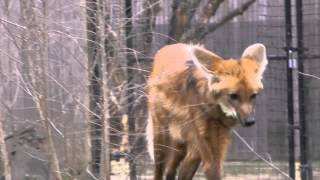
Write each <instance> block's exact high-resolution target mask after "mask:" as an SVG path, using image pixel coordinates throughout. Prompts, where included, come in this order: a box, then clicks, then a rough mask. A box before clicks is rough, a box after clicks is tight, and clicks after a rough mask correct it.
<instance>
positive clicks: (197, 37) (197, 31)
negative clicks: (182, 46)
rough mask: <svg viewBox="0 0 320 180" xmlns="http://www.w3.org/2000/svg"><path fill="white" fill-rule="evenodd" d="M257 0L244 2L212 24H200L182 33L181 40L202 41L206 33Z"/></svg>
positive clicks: (243, 10) (212, 30)
mask: <svg viewBox="0 0 320 180" xmlns="http://www.w3.org/2000/svg"><path fill="white" fill-rule="evenodd" d="M254 2H256V0H248V1H247V2H245V3H244V4H242V5H241V6H240V7H238V8H236V9H234V10H233V11H231V12H229V13H228V14H226V15H225V16H224V17H222V18H221V19H220V20H219V21H217V22H215V23H212V24H207V23H204V24H200V25H199V26H196V27H195V28H192V29H190V30H189V31H187V32H186V33H185V34H183V35H182V38H181V41H190V40H193V41H197V42H199V41H201V40H203V39H204V38H205V37H206V35H208V34H209V33H212V32H214V31H215V30H217V29H218V28H219V27H221V26H222V25H224V24H225V23H227V22H229V21H230V20H232V19H233V18H234V17H236V16H239V15H242V14H243V13H244V12H245V11H246V10H247V9H248V8H249V7H250V6H251V5H252V4H253V3H254Z"/></svg>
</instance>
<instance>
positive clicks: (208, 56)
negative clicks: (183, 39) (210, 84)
mask: <svg viewBox="0 0 320 180" xmlns="http://www.w3.org/2000/svg"><path fill="white" fill-rule="evenodd" d="M190 50H191V54H192V55H193V58H192V61H193V63H194V64H195V66H196V67H197V68H199V69H200V70H201V71H202V73H203V74H204V75H205V76H206V77H207V78H208V80H210V81H219V80H218V76H217V75H216V74H214V71H215V70H214V68H215V66H217V64H218V63H219V62H221V60H222V58H221V57H220V56H218V55H216V54H214V53H212V52H210V51H208V50H206V49H204V48H202V47H200V46H191V48H190Z"/></svg>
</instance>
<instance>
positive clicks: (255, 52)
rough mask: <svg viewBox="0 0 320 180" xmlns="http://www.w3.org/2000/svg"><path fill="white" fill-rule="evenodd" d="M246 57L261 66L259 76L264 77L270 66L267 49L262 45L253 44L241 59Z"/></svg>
mask: <svg viewBox="0 0 320 180" xmlns="http://www.w3.org/2000/svg"><path fill="white" fill-rule="evenodd" d="M245 57H249V58H252V59H253V60H255V61H256V63H257V64H258V65H259V69H258V74H259V75H260V76H261V77H262V74H263V72H264V70H265V69H266V67H267V64H268V59H267V51H266V47H265V46H264V45H263V44H261V43H256V44H253V45H251V46H249V47H247V48H246V49H245V50H244V52H243V54H242V56H241V58H245Z"/></svg>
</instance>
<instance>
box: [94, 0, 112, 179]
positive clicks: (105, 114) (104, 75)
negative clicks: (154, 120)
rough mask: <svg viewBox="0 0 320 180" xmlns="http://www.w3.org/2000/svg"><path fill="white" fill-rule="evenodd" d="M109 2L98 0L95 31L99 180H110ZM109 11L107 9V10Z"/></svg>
mask: <svg viewBox="0 0 320 180" xmlns="http://www.w3.org/2000/svg"><path fill="white" fill-rule="evenodd" d="M110 5H111V4H110V2H109V1H108V0H99V4H98V10H97V14H98V23H97V24H98V25H99V28H98V29H97V31H98V33H97V34H98V36H99V40H100V41H99V44H100V46H99V47H100V48H99V49H98V53H99V56H101V61H100V62H101V64H100V71H101V83H102V86H101V91H102V94H101V98H102V102H103V104H102V106H103V107H102V114H101V115H102V134H103V135H102V152H101V157H102V161H101V175H100V179H101V180H110V174H111V173H110V170H111V167H110V133H109V131H110V123H109V122H110V114H109V113H110V111H109V98H108V97H109V96H110V95H109V94H110V93H109V92H110V89H109V86H108V83H107V82H108V79H109V76H110V75H109V74H108V72H107V62H109V61H108V60H110V59H109V58H110V57H107V55H106V48H105V43H106V33H107V31H106V26H107V25H108V24H107V23H108V21H109V19H110V17H109V16H108V13H109V11H108V12H106V10H107V8H106V6H110ZM108 10H109V8H108Z"/></svg>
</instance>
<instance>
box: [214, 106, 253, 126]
mask: <svg viewBox="0 0 320 180" xmlns="http://www.w3.org/2000/svg"><path fill="white" fill-rule="evenodd" d="M219 106H220V109H221V110H222V112H223V113H224V114H225V116H226V117H230V118H233V119H236V120H238V121H239V122H240V124H241V126H243V127H249V126H252V125H254V124H255V119H254V115H251V116H249V117H248V118H246V119H243V118H241V116H240V114H239V113H238V112H237V111H236V109H235V108H234V107H232V106H231V105H227V104H224V103H220V104H219Z"/></svg>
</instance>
